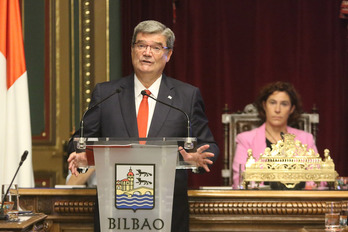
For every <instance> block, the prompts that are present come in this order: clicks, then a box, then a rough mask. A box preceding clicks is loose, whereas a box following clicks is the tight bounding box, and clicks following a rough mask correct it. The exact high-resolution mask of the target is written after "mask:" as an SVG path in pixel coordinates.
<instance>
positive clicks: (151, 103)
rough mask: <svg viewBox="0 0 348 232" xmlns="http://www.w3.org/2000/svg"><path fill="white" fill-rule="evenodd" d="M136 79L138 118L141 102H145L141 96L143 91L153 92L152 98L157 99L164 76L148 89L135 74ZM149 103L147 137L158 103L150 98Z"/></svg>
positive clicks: (135, 90) (135, 92)
mask: <svg viewBox="0 0 348 232" xmlns="http://www.w3.org/2000/svg"><path fill="white" fill-rule="evenodd" d="M134 77H135V78H134V94H135V96H134V97H135V110H136V113H137V116H138V112H139V106H140V103H141V101H142V100H143V95H142V94H141V91H143V90H149V91H150V92H151V96H152V97H154V98H156V99H157V96H158V92H159V88H160V85H161V80H162V75H161V76H160V77H159V78H158V79H157V80H156V81H155V82H154V83H153V84H152V85H151V86H150V87H149V88H148V89H147V88H145V87H144V85H143V84H142V83H141V82H140V81H139V80H138V77H137V76H136V75H135V74H134ZM148 103H149V117H148V121H147V132H146V136H147V134H148V133H149V129H150V125H151V121H152V116H153V112H154V111H155V106H156V101H155V100H153V99H151V98H148Z"/></svg>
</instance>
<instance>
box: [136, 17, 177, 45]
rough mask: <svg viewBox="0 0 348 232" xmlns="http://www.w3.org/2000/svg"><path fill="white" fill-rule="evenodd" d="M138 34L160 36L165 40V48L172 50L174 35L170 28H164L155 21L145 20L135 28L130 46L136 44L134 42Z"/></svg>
mask: <svg viewBox="0 0 348 232" xmlns="http://www.w3.org/2000/svg"><path fill="white" fill-rule="evenodd" d="M138 33H144V34H158V33H160V34H162V35H164V36H165V37H166V39H167V45H166V46H167V47H168V48H169V49H173V48H174V41H175V35H174V32H173V31H172V30H170V28H168V27H166V26H165V25H163V24H162V23H160V22H157V21H155V20H147V21H143V22H140V23H139V24H138V25H137V26H136V27H135V28H134V32H133V37H132V46H133V45H134V43H135V42H136V41H135V40H136V39H137V35H138Z"/></svg>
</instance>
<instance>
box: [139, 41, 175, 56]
mask: <svg viewBox="0 0 348 232" xmlns="http://www.w3.org/2000/svg"><path fill="white" fill-rule="evenodd" d="M134 47H135V49H136V50H137V51H139V52H143V51H145V50H146V49H147V47H150V50H151V51H152V52H153V53H155V54H160V53H161V52H163V51H164V50H166V49H169V48H168V47H163V46H161V45H159V44H157V45H149V44H145V43H143V42H136V43H134Z"/></svg>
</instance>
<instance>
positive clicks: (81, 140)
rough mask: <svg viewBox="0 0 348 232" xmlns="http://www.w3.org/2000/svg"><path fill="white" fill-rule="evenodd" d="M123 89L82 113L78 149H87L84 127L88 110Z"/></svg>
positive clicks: (118, 91)
mask: <svg viewBox="0 0 348 232" xmlns="http://www.w3.org/2000/svg"><path fill="white" fill-rule="evenodd" d="M120 92H121V90H120V89H116V90H115V91H114V92H113V93H112V94H110V95H109V96H107V97H105V98H103V99H102V100H101V101H99V102H97V103H96V104H95V105H93V106H91V107H90V108H88V109H87V110H86V111H85V113H84V114H83V115H82V119H81V122H80V138H79V141H78V142H77V148H78V149H82V150H84V149H86V139H85V138H84V133H83V129H84V127H83V126H84V121H83V120H84V118H85V115H86V114H87V112H89V111H90V110H92V109H93V108H95V107H96V106H98V105H99V104H101V103H103V102H104V101H106V100H107V99H109V98H110V97H112V96H114V95H115V94H117V93H120Z"/></svg>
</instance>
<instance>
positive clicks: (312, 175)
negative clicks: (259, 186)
mask: <svg viewBox="0 0 348 232" xmlns="http://www.w3.org/2000/svg"><path fill="white" fill-rule="evenodd" d="M324 157H325V158H324V160H322V159H321V158H320V156H319V154H318V153H315V152H314V150H313V149H308V148H307V144H302V143H301V142H300V141H298V140H296V141H295V135H293V134H284V140H279V141H278V142H277V143H276V144H272V149H270V148H266V149H265V152H264V153H263V154H261V155H260V159H259V160H258V161H256V160H255V158H254V157H253V155H252V150H251V149H249V150H248V159H247V163H246V165H245V171H244V172H243V174H242V175H243V185H244V187H245V188H247V187H248V184H249V182H251V181H254V182H256V183H260V182H262V181H267V182H280V183H282V184H284V185H285V186H286V187H287V188H290V189H291V188H294V187H295V185H296V184H298V183H300V182H306V181H314V182H316V183H319V182H321V181H326V182H328V183H332V184H334V183H335V181H336V178H337V177H338V173H337V172H336V171H335V164H334V162H333V160H332V158H331V157H330V151H329V150H328V149H325V150H324Z"/></svg>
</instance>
